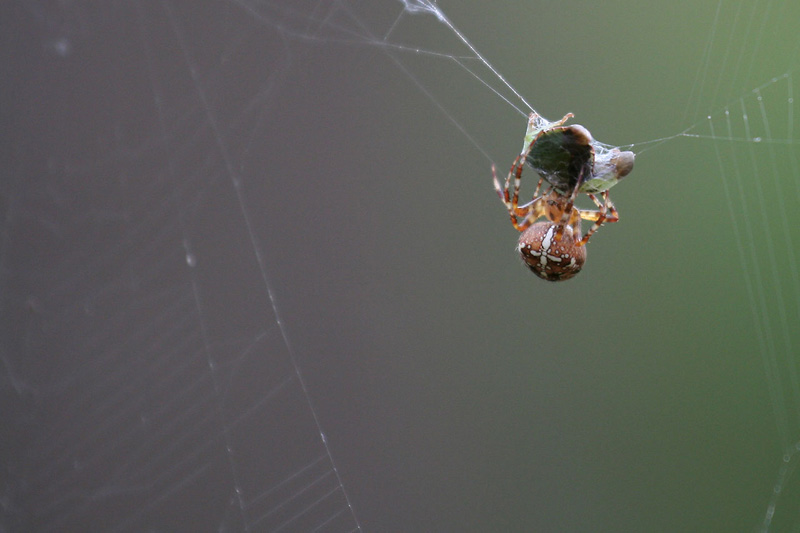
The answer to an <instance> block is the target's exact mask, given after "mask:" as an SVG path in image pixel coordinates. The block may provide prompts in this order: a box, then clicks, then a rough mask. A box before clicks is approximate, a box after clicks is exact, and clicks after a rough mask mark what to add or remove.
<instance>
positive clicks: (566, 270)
mask: <svg viewBox="0 0 800 533" xmlns="http://www.w3.org/2000/svg"><path fill="white" fill-rule="evenodd" d="M571 117H572V114H567V115H566V116H564V118H562V119H561V120H560V121H558V122H548V121H546V120H545V119H543V118H542V117H541V116H539V115H538V114H536V113H531V115H530V118H529V120H528V130H527V132H526V135H525V144H524V145H523V150H522V153H521V154H519V155H518V156H517V158H516V159H515V160H514V163H513V164H512V165H511V170H509V172H508V176H506V180H505V183H504V184H503V185H501V183H500V180H499V179H498V178H497V173H496V171H495V168H494V166H492V176H493V178H494V187H495V190H496V191H497V194H498V195H499V196H500V199H501V200H502V201H503V204H505V206H506V209H507V210H508V213H509V215H510V217H511V223H512V224H513V225H514V227H515V228H516V229H517V230H519V231H521V232H523V233H522V235H521V236H520V240H519V252H520V255H521V256H522V259H523V261H524V262H525V264H526V265H528V267H529V268H530V269H531V270H533V272H534V273H536V275H537V276H539V277H541V278H543V279H546V280H549V281H560V280H565V279H569V278H571V277H573V276H574V275H575V274H577V273H578V272H580V269H581V267H582V266H583V263H584V261H585V260H586V249H585V247H584V245H585V244H586V243H587V242H588V241H589V238H590V237H591V236H592V235H593V234H594V232H595V231H597V229H598V228H599V227H600V226H601V225H603V223H604V222H617V221H618V220H619V213H617V210H616V208H615V207H614V204H612V203H611V200H610V199H609V197H608V189H610V188H611V187H613V186H614V185H615V184H616V183H617V182H619V180H620V179H621V178H623V177H624V176H626V175H627V174H628V173H630V171H631V170H632V169H633V161H634V154H633V152H623V151H620V149H619V148H615V147H608V146H606V145H603V144H601V143H599V142H597V141H595V140H594V139H593V138H592V135H591V134H590V133H589V131H588V130H587V129H586V128H584V127H583V126H580V125H572V126H564V125H563V124H564V123H565V122H566V121H567V120H568V119H569V118H571ZM526 162H527V163H528V164H529V165H530V166H531V167H532V168H533V169H534V170H535V171H536V173H537V174H538V175H539V182H538V184H537V185H536V191H535V192H534V194H533V199H532V200H531V201H530V202H528V203H527V204H524V205H521V206H520V205H519V188H520V183H521V181H522V167H523V166H524V165H525V163H526ZM512 181H513V192H511V191H510V190H509V189H511V188H512V185H511V183H512ZM545 181H546V182H547V183H548V184H549V186H548V187H547V189H546V190H545V191H544V193H542V194H541V195H540V194H539V193H540V191H541V188H542V184H543V183H544V182H545ZM580 192H582V193H586V194H587V195H588V196H589V198H591V199H592V201H593V202H594V203H595V205H596V206H597V207H598V208H599V209H597V210H592V209H580V208H578V207H575V199H576V197H577V195H578V193H580ZM597 193H600V196H601V197H602V202H601V201H600V199H599V198H598V197H597V196H595V194H597ZM543 217H544V218H545V219H547V220H546V221H543V222H539V223H536V221H537V220H538V219H540V218H543ZM581 219H584V220H591V221H592V222H594V224H592V227H591V228H589V231H587V232H586V234H585V235H582V234H581Z"/></svg>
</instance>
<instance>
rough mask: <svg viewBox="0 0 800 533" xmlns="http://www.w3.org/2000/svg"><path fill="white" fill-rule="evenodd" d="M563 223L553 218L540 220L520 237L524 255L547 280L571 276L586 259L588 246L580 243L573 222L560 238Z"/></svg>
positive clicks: (566, 227) (581, 266) (521, 250)
mask: <svg viewBox="0 0 800 533" xmlns="http://www.w3.org/2000/svg"><path fill="white" fill-rule="evenodd" d="M558 228H559V225H558V224H555V223H553V222H550V221H546V222H537V223H536V224H533V225H532V226H531V227H529V228H528V229H526V230H525V231H524V232H522V234H521V235H520V237H519V244H518V245H517V249H518V250H519V254H520V257H522V260H523V261H524V262H525V264H526V265H527V266H528V268H530V269H531V270H532V271H533V273H534V274H536V275H537V276H539V277H540V278H542V279H545V280H547V281H563V280H567V279H570V278H571V277H573V276H574V275H575V274H577V273H578V272H580V271H581V268H583V263H584V262H585V261H586V247H585V246H577V245H576V241H575V234H574V232H573V229H572V227H571V226H569V225H566V226H564V233H563V235H562V236H561V240H560V241H559V240H558V239H557V238H556V234H557V232H558Z"/></svg>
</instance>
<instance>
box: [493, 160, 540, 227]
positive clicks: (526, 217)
mask: <svg viewBox="0 0 800 533" xmlns="http://www.w3.org/2000/svg"><path fill="white" fill-rule="evenodd" d="M526 157H527V152H523V153H521V154H519V155H518V156H517V158H516V159H515V160H514V163H513V164H512V165H511V170H509V171H508V175H507V176H506V179H505V183H504V184H503V185H502V186H501V185H500V179H499V178H498V177H497V169H496V167H495V166H494V165H492V181H493V183H494V189H495V191H496V192H497V195H498V196H499V197H500V201H502V202H503V204H504V205H505V206H506V209H507V210H508V214H509V217H510V218H511V224H512V225H513V226H514V228H516V229H517V230H518V231H525V230H526V229H527V228H528V227H529V226H530V225H531V224H533V223H534V222H535V221H536V220H537V219H538V218H540V217H542V216H544V203H543V201H542V200H541V199H542V197H541V196H539V191H540V190H541V188H542V183H543V182H544V178H543V177H540V178H539V182H538V183H537V184H536V191H535V192H534V195H533V196H534V198H533V200H531V201H530V202H529V203H527V204H525V205H523V206H520V205H519V189H520V184H521V183H522V169H523V167H524V166H525V158H526ZM512 179H513V182H514V192H513V193H510V192H509V189H510V188H511V181H512ZM520 219H522V220H521V221H520Z"/></svg>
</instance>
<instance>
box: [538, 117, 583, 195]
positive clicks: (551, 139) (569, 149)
mask: <svg viewBox="0 0 800 533" xmlns="http://www.w3.org/2000/svg"><path fill="white" fill-rule="evenodd" d="M527 162H528V164H529V165H530V166H531V167H532V168H533V169H534V170H535V171H536V172H537V173H538V174H539V175H540V176H541V177H543V178H544V179H545V180H547V181H548V182H549V183H550V184H551V185H552V186H553V187H555V188H556V190H558V191H559V192H562V193H565V194H566V193H568V192H571V191H572V190H573V189H574V188H575V186H576V185H577V184H578V182H579V181H582V180H584V179H586V178H589V177H590V176H591V175H592V168H593V166H594V148H593V146H592V136H591V134H590V133H589V132H588V131H587V130H586V128H584V127H583V126H579V125H573V126H564V127H556V128H551V129H547V130H543V131H541V132H540V133H539V134H538V135H537V136H536V137H535V138H534V140H533V142H532V143H531V146H530V150H529V151H528V155H527Z"/></svg>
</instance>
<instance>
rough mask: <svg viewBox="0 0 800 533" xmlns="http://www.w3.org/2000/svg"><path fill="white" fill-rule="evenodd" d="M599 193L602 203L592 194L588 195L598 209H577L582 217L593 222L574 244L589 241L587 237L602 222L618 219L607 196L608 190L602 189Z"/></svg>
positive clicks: (617, 214)
mask: <svg viewBox="0 0 800 533" xmlns="http://www.w3.org/2000/svg"><path fill="white" fill-rule="evenodd" d="M601 195H602V196H603V203H600V200H598V199H597V197H596V196H595V195H594V194H590V195H589V198H591V199H592V201H593V202H594V203H595V205H596V206H597V207H599V208H600V210H599V211H591V210H589V209H580V210H579V211H580V216H581V218H582V219H584V220H593V221H594V224H592V227H591V228H589V231H587V232H586V235H584V236H583V237H582V238H581V240H580V241H578V242H576V243H575V246H583V245H584V244H586V243H587V242H589V237H591V236H592V235H594V232H595V231H597V230H598V229H600V226H602V225H603V223H605V222H618V221H619V213H618V212H617V209H616V208H615V207H614V204H613V203H611V199H610V198H609V197H608V191H603V192H602V193H601Z"/></svg>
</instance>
